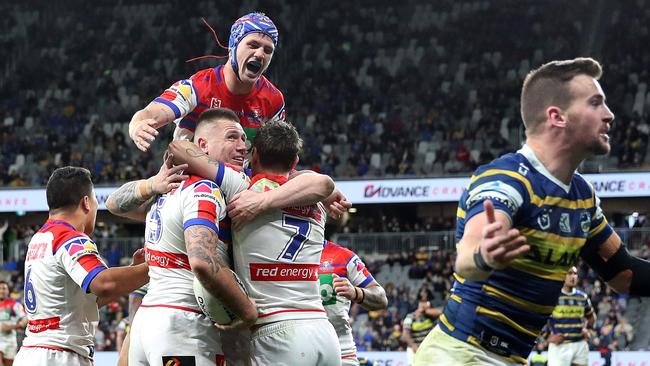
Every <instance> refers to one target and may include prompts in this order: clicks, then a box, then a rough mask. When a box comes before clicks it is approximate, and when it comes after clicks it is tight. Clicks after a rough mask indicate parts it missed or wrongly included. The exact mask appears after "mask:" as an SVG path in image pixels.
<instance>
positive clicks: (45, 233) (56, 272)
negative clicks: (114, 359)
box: [23, 220, 107, 358]
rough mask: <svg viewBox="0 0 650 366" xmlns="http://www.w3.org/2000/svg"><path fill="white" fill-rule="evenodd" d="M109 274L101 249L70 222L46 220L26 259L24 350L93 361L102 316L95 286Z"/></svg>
mask: <svg viewBox="0 0 650 366" xmlns="http://www.w3.org/2000/svg"><path fill="white" fill-rule="evenodd" d="M106 268H107V266H106V264H105V263H104V262H103V261H102V260H101V258H100V257H99V253H98V251H97V246H96V245H95V243H94V242H93V241H92V240H91V239H90V238H89V237H88V236H87V235H86V234H84V233H82V232H80V231H77V230H76V229H75V228H74V227H73V226H72V225H70V224H69V223H67V222H65V221H56V220H47V222H46V223H45V225H44V226H43V227H42V228H41V229H40V230H39V231H38V232H37V233H36V234H34V236H33V237H32V239H31V241H30V242H29V247H28V249H27V257H26V258H25V310H26V312H27V317H28V320H29V322H28V325H27V331H26V338H25V340H24V341H23V347H26V348H30V347H40V348H50V349H55V350H61V349H63V350H68V351H73V352H76V353H78V354H80V355H81V356H83V357H87V358H92V356H93V354H94V349H95V346H94V336H95V329H96V327H97V323H98V322H99V312H98V309H97V297H96V296H95V295H93V294H91V293H89V292H90V283H91V281H92V280H93V279H94V278H95V276H97V274H98V273H100V272H101V271H103V270H105V269H106Z"/></svg>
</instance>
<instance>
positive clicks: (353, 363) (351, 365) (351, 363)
mask: <svg viewBox="0 0 650 366" xmlns="http://www.w3.org/2000/svg"><path fill="white" fill-rule="evenodd" d="M341 366H359V359H358V358H357V357H356V356H355V357H342V358H341Z"/></svg>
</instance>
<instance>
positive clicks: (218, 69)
mask: <svg viewBox="0 0 650 366" xmlns="http://www.w3.org/2000/svg"><path fill="white" fill-rule="evenodd" d="M222 67H223V65H219V66H217V67H215V68H214V73H215V74H217V82H219V83H221V82H223V80H222V79H221V68H222Z"/></svg>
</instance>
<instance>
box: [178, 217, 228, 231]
mask: <svg viewBox="0 0 650 366" xmlns="http://www.w3.org/2000/svg"><path fill="white" fill-rule="evenodd" d="M194 225H203V226H207V227H209V228H210V229H212V230H214V232H215V233H217V234H219V228H218V227H217V225H216V224H215V223H214V221H210V220H208V219H202V218H198V217H197V218H194V219H189V220H187V221H185V222H184V223H183V230H185V229H187V228H188V227H190V226H194Z"/></svg>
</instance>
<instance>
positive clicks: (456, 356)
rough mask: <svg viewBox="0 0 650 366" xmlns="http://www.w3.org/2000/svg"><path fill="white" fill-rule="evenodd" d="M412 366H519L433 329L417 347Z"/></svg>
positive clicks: (437, 328)
mask: <svg viewBox="0 0 650 366" xmlns="http://www.w3.org/2000/svg"><path fill="white" fill-rule="evenodd" d="M413 365H414V366H434V365H435V366H485V365H492V366H514V365H519V364H518V363H516V362H514V361H510V360H507V359H505V358H503V357H499V356H497V355H495V354H492V353H489V352H486V351H484V350H482V349H480V348H478V347H476V346H473V345H471V344H469V343H466V342H463V341H460V340H458V339H456V338H454V337H452V336H450V335H448V334H447V333H445V332H443V331H442V330H441V329H440V328H439V327H438V326H436V327H435V328H433V330H431V332H429V334H428V335H427V337H426V338H425V339H424V341H422V343H421V344H420V346H419V347H418V351H417V352H416V353H415V357H414V358H413Z"/></svg>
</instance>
